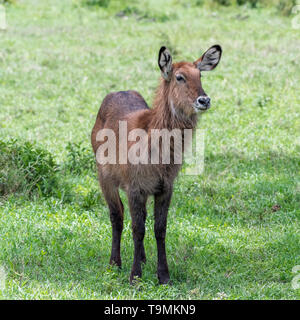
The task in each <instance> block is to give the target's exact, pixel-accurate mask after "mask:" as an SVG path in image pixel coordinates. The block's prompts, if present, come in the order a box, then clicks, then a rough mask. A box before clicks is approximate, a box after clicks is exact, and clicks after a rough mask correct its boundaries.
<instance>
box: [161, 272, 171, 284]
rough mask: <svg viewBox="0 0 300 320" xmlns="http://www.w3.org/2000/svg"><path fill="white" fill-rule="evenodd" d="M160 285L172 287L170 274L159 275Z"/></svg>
mask: <svg viewBox="0 0 300 320" xmlns="http://www.w3.org/2000/svg"><path fill="white" fill-rule="evenodd" d="M158 281H159V284H168V285H171V281H170V276H169V273H167V272H163V273H159V274H158Z"/></svg>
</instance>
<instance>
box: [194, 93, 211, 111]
mask: <svg viewBox="0 0 300 320" xmlns="http://www.w3.org/2000/svg"><path fill="white" fill-rule="evenodd" d="M197 103H198V105H199V107H200V108H201V109H205V110H206V109H208V108H209V107H210V97H208V96H200V97H198V98H197Z"/></svg>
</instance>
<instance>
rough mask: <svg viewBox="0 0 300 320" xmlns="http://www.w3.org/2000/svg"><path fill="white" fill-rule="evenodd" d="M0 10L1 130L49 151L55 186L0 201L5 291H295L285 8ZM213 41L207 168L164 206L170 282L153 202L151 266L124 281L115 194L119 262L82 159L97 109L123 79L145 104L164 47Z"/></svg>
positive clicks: (88, 156) (207, 79)
mask: <svg viewBox="0 0 300 320" xmlns="http://www.w3.org/2000/svg"><path fill="white" fill-rule="evenodd" d="M116 14H117V15H116ZM6 17H7V24H8V27H7V30H5V31H0V140H3V141H4V142H7V141H8V140H9V139H17V142H16V143H18V144H19V145H24V143H25V142H26V141H30V142H32V143H33V146H37V147H39V148H41V149H42V150H46V151H48V152H50V153H51V154H52V155H53V158H54V161H55V162H56V164H57V165H56V167H55V170H54V173H53V175H55V176H56V180H57V182H56V185H55V186H53V190H50V191H47V192H42V191H39V188H38V189H37V191H35V192H32V193H31V194H27V193H26V186H25V189H24V188H23V189H22V190H21V191H19V192H14V193H9V194H6V195H5V196H3V197H0V221H1V224H0V266H2V268H4V270H5V273H6V281H5V288H4V287H3V286H2V289H1V288H0V298H1V299H299V298H300V289H293V288H292V286H291V281H292V279H293V277H295V275H296V274H294V273H292V268H293V267H294V266H296V265H300V232H299V230H300V223H299V221H300V220H299V219H300V206H299V204H300V197H299V191H300V182H299V103H300V99H299V81H300V68H299V59H300V50H299V49H300V38H299V30H296V29H293V28H292V25H291V19H292V18H291V17H285V16H282V15H279V14H277V13H275V12H274V11H273V10H272V9H250V8H247V7H239V8H234V7H229V8H224V7H216V8H213V9H210V8H208V7H205V6H204V7H201V6H198V7H197V6H193V5H192V6H186V5H184V1H165V2H163V3H161V1H158V0H157V1H154V0H153V1H150V2H147V4H145V3H144V4H143V3H139V2H137V3H135V4H134V5H133V6H130V5H127V7H126V6H123V7H122V5H121V4H119V5H114V6H109V7H108V8H101V7H98V6H86V5H81V4H80V3H79V2H78V1H67V0H65V1H58V0H55V1H51V2H50V1H33V0H28V1H20V2H18V3H16V4H14V5H8V6H6ZM215 43H219V44H221V45H222V47H223V57H222V60H221V62H220V64H219V66H218V68H217V69H216V70H215V71H213V72H209V73H206V74H203V76H204V77H203V80H202V84H203V87H204V90H205V91H206V92H207V93H208V94H209V95H210V97H211V99H212V108H211V109H210V110H209V111H208V112H207V113H206V114H205V115H204V116H203V117H202V118H201V121H200V122H199V126H198V128H201V129H205V170H204V172H203V174H202V175H201V176H197V177H187V176H184V175H183V174H181V175H179V177H178V179H177V181H176V184H175V191H174V195H173V199H172V203H171V207H170V210H169V218H168V229H167V254H168V262H169V268H170V276H171V279H172V282H173V285H172V286H168V285H167V286H159V285H158V280H157V278H156V275H155V273H156V243H155V237H154V231H153V213H152V212H153V211H152V209H153V200H152V199H151V200H150V201H149V204H148V209H149V210H148V218H147V223H146V237H145V249H146V255H147V264H146V265H145V266H144V268H143V279H142V280H141V281H140V282H139V283H138V284H136V285H135V286H130V285H129V274H130V269H131V264H132V259H133V241H132V235H131V221H130V216H129V212H128V208H127V200H126V197H125V195H124V194H123V193H122V199H123V200H124V201H123V202H124V203H126V214H125V225H124V232H123V239H122V249H121V253H122V260H123V268H122V270H117V268H115V267H109V265H108V261H109V256H110V245H111V225H110V220H109V214H108V209H107V208H106V205H105V203H104V199H103V196H102V194H101V193H100V191H99V187H98V183H97V179H96V171H95V170H94V168H93V165H91V163H93V155H92V151H91V147H90V132H91V129H92V126H93V124H94V121H95V117H96V114H97V112H98V108H99V106H100V103H101V101H102V99H103V98H104V96H105V95H106V94H107V93H108V92H110V91H118V90H127V89H135V90H137V91H139V92H140V93H141V94H142V95H143V96H144V97H145V99H146V101H147V102H148V103H149V104H151V101H152V98H153V92H154V89H155V88H156V86H157V84H158V79H159V76H160V73H159V69H158V66H157V54H158V50H159V48H160V46H161V45H166V46H167V47H168V48H169V49H170V51H171V52H172V54H173V60H175V61H180V60H188V61H193V60H195V59H196V58H198V57H199V56H200V55H201V53H202V52H203V51H204V50H206V49H207V48H208V47H209V46H211V45H213V44H215ZM33 148H35V147H33ZM0 163H1V161H0ZM6 165H8V166H10V163H9V162H6ZM15 170H17V169H13V170H12V171H14V172H15V176H14V178H13V179H12V180H17V179H18V176H19V173H18V171H15ZM0 171H1V168H0ZM2 171H3V170H2ZM2 173H3V172H2ZM45 190H46V189H45Z"/></svg>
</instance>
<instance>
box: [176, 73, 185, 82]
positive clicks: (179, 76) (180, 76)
mask: <svg viewBox="0 0 300 320" xmlns="http://www.w3.org/2000/svg"><path fill="white" fill-rule="evenodd" d="M176 80H177V81H178V82H185V79H184V77H183V76H182V75H181V74H177V75H176Z"/></svg>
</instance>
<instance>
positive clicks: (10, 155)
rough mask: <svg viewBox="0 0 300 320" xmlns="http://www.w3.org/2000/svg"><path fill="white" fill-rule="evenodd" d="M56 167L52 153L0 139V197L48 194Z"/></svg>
mask: <svg viewBox="0 0 300 320" xmlns="http://www.w3.org/2000/svg"><path fill="white" fill-rule="evenodd" d="M57 168H58V166H57V164H56V163H55V161H54V158H53V156H52V155H51V154H50V153H49V152H48V151H46V150H44V149H42V148H40V147H37V146H35V145H34V144H32V143H31V142H28V141H26V142H24V143H22V142H21V141H18V140H9V141H0V196H5V195H8V194H11V193H23V194H24V195H29V196H31V195H32V194H33V193H34V192H35V191H38V193H39V194H41V195H45V194H48V193H51V191H52V188H53V187H54V186H56V185H57V180H56V171H57Z"/></svg>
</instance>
